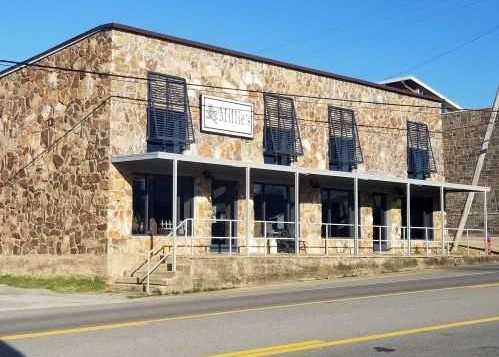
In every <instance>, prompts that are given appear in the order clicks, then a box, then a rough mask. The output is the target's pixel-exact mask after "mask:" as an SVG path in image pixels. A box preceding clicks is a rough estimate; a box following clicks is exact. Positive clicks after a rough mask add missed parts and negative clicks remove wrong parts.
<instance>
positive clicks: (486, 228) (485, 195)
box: [483, 191, 489, 255]
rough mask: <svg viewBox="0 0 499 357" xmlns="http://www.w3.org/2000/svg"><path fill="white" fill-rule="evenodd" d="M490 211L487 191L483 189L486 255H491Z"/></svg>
mask: <svg viewBox="0 0 499 357" xmlns="http://www.w3.org/2000/svg"><path fill="white" fill-rule="evenodd" d="M487 215H488V212H487V191H483V235H484V239H485V242H484V243H485V246H484V247H485V249H484V252H485V255H489V235H488V232H487V231H488V217H487Z"/></svg>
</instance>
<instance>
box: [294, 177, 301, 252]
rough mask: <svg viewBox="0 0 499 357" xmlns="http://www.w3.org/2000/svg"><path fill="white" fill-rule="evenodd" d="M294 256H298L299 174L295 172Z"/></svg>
mask: <svg viewBox="0 0 499 357" xmlns="http://www.w3.org/2000/svg"><path fill="white" fill-rule="evenodd" d="M295 254H296V255H300V174H299V173H298V171H296V172H295Z"/></svg>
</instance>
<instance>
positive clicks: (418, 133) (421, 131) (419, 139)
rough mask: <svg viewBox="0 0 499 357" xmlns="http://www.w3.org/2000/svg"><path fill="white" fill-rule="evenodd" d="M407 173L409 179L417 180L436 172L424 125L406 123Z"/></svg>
mask: <svg viewBox="0 0 499 357" xmlns="http://www.w3.org/2000/svg"><path fill="white" fill-rule="evenodd" d="M407 171H408V174H409V176H410V177H413V178H418V179H425V178H427V177H429V176H430V173H431V172H435V171H436V166H435V159H434V157H433V150H432V148H431V140H430V131H429V129H428V125H426V124H424V123H416V122H411V121H408V122H407Z"/></svg>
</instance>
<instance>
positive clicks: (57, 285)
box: [0, 274, 106, 293]
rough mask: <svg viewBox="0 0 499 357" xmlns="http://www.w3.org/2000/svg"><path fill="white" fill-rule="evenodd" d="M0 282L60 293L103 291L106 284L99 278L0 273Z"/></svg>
mask: <svg viewBox="0 0 499 357" xmlns="http://www.w3.org/2000/svg"><path fill="white" fill-rule="evenodd" d="M0 284H4V285H8V286H13V287H17V288H29V289H48V290H52V291H56V292H61V293H86V292H101V291H104V289H105V287H106V284H105V283H104V280H102V279H101V278H98V277H95V278H87V277H78V276H73V277H70V276H69V277H68V276H52V277H38V276H31V275H11V274H0Z"/></svg>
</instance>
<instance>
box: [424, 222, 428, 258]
mask: <svg viewBox="0 0 499 357" xmlns="http://www.w3.org/2000/svg"><path fill="white" fill-rule="evenodd" d="M424 240H425V245H426V256H428V255H429V252H428V249H429V247H428V227H424Z"/></svg>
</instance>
